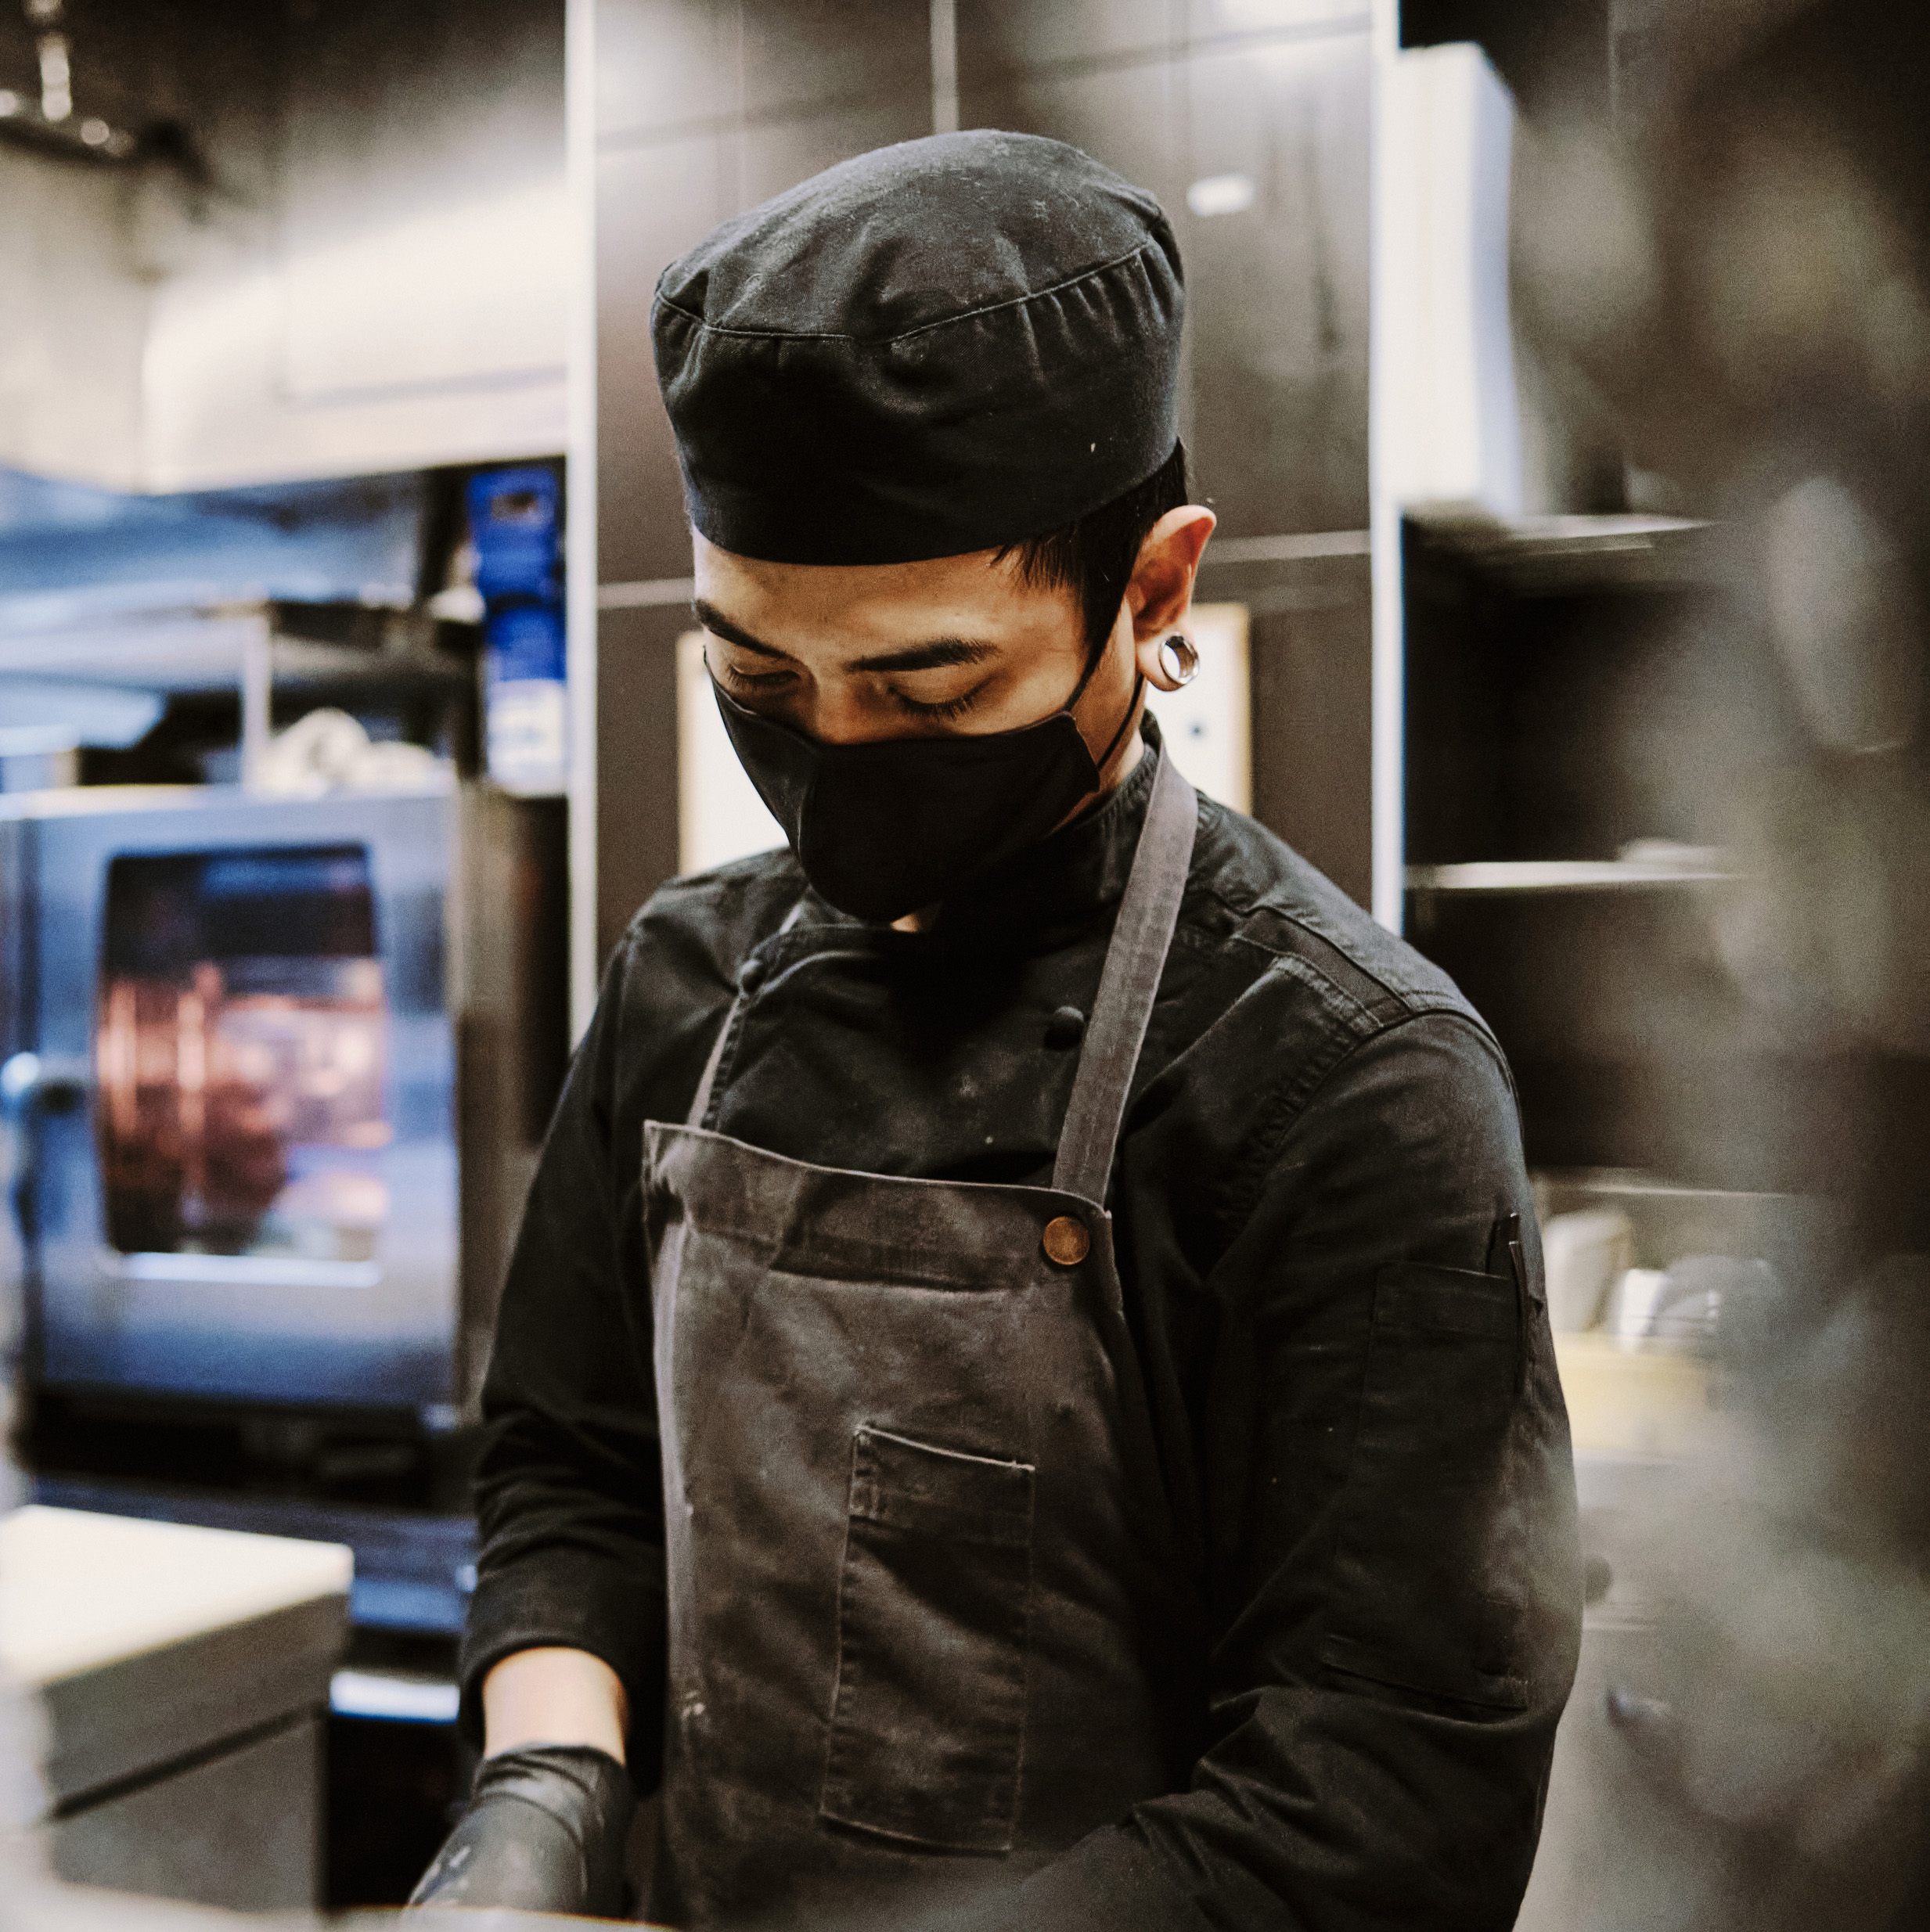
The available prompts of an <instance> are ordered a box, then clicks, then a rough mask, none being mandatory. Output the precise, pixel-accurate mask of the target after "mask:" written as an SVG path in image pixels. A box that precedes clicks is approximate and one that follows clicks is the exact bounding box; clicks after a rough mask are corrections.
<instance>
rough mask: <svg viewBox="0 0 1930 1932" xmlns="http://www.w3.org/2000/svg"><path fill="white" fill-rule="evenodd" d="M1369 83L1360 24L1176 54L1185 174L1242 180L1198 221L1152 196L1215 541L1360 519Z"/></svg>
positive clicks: (1175, 200) (1348, 524)
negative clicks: (1169, 266)
mask: <svg viewBox="0 0 1930 1932" xmlns="http://www.w3.org/2000/svg"><path fill="white" fill-rule="evenodd" d="M1368 82H1369V52H1368V43H1367V38H1366V35H1365V34H1357V35H1348V36H1345V37H1341V38H1334V39H1328V40H1322V41H1302V42H1294V43H1284V44H1276V45H1272V46H1269V47H1262V48H1253V49H1243V50H1241V51H1239V52H1228V53H1223V54H1219V55H1210V56H1201V57H1199V58H1197V59H1194V60H1192V61H1190V62H1189V63H1187V64H1186V133H1185V135H1184V151H1185V154H1186V167H1185V169H1184V173H1185V175H1186V179H1187V181H1188V182H1197V181H1200V180H1201V179H1203V178H1209V177H1212V176H1217V175H1244V176H1246V177H1248V178H1250V179H1251V182H1252V183H1253V190H1254V201H1253V205H1252V206H1251V208H1249V209H1248V210H1244V211H1243V212H1239V213H1233V214H1220V215H1214V216H1211V217H1208V218H1201V217H1198V216H1195V215H1194V214H1191V213H1190V211H1189V210H1188V209H1187V207H1186V201H1185V196H1184V192H1183V191H1182V192H1180V193H1179V194H1178V195H1176V196H1172V197H1171V198H1170V199H1168V208H1169V209H1171V210H1172V212H1173V214H1174V218H1175V221H1176V225H1177V227H1178V228H1179V238H1180V247H1181V250H1182V252H1183V255H1184V257H1185V258H1186V268H1187V314H1188V324H1189V332H1190V369H1191V374H1192V398H1191V403H1192V408H1191V416H1190V422H1191V430H1192V437H1193V448H1194V455H1195V456H1196V458H1197V477H1198V480H1199V486H1200V487H1201V489H1202V490H1203V491H1204V492H1205V493H1206V494H1207V495H1208V498H1209V499H1210V500H1211V501H1212V502H1213V503H1214V505H1215V507H1216V508H1217V509H1219V511H1220V513H1221V519H1222V525H1221V527H1222V530H1223V531H1224V532H1225V533H1226V534H1227V535H1229V536H1260V535H1271V534H1276V533H1280V532H1287V531H1320V530H1346V529H1357V528H1359V527H1361V526H1363V524H1365V523H1366V520H1367V286H1368V284H1367V270H1368V176H1367V168H1368V140H1367V135H1368V125H1367V117H1368Z"/></svg>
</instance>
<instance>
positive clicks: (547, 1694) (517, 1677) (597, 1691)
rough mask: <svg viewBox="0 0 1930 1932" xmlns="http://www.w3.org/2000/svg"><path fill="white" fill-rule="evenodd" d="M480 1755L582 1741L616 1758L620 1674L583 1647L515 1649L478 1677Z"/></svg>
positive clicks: (625, 1719) (624, 1704)
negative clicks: (480, 1700)
mask: <svg viewBox="0 0 1930 1932" xmlns="http://www.w3.org/2000/svg"><path fill="white" fill-rule="evenodd" d="M482 1706H483V1755H484V1757H485V1758H495V1757H497V1756H499V1755H500V1754H502V1752H504V1751H512V1750H520V1749H521V1748H522V1747H524V1746H525V1745H528V1744H587V1745H589V1746H591V1747H593V1748H594V1749H596V1750H600V1751H607V1753H608V1754H610V1756H611V1757H612V1758H615V1759H616V1760H617V1761H618V1763H619V1764H621V1763H622V1762H623V1761H624V1760H625V1752H624V1740H625V1736H626V1735H627V1733H628V1729H629V1724H630V1703H629V1699H628V1697H627V1696H625V1693H624V1688H623V1682H622V1680H621V1678H619V1677H618V1675H617V1674H616V1672H615V1671H613V1670H612V1669H611V1668H610V1666H609V1665H608V1664H606V1663H605V1662H604V1661H603V1659H602V1658H601V1657H592V1656H591V1655H590V1653H589V1652H588V1651H587V1650H556V1649H544V1650H518V1651H517V1652H516V1653H514V1654H513V1656H510V1657H505V1658H504V1659H503V1660H502V1662H501V1663H499V1664H497V1665H496V1666H495V1668H494V1669H493V1670H492V1671H490V1673H489V1675H488V1676H487V1677H485V1678H484V1679H483V1686H482Z"/></svg>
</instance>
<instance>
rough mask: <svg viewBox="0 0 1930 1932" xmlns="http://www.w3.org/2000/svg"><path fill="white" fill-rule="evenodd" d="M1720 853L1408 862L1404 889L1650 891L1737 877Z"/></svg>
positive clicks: (1458, 890)
mask: <svg viewBox="0 0 1930 1932" xmlns="http://www.w3.org/2000/svg"><path fill="white" fill-rule="evenodd" d="M1741 876H1743V875H1742V874H1741V873H1740V872H1737V871H1735V870H1734V869H1733V868H1732V867H1730V866H1729V865H1725V864H1723V863H1722V862H1721V854H1717V853H1713V852H1702V851H1694V850H1693V849H1692V848H1687V847H1685V848H1683V856H1682V857H1681V858H1666V859H1626V858H1527V859H1478V860H1475V861H1474V862H1471V863H1468V864H1466V865H1410V866H1409V867H1408V868H1407V890H1409V891H1410V892H1430V893H1433V892H1438V893H1457V894H1465V893H1487V894H1499V893H1515V894H1518V893H1550V892H1627V891H1632V890H1635V891H1653V890H1656V889H1658V888H1665V887H1674V886H1705V885H1719V884H1722V883H1725V882H1727V881H1729V880H1735V879H1739V878H1741Z"/></svg>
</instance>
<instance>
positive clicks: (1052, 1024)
mask: <svg viewBox="0 0 1930 1932" xmlns="http://www.w3.org/2000/svg"><path fill="white" fill-rule="evenodd" d="M1085 1035H1086V1016H1085V1014H1083V1013H1081V1012H1080V1011H1079V1009H1078V1007H1076V1006H1060V1007H1059V1008H1057V1009H1055V1011H1054V1012H1053V1014H1052V1015H1051V1016H1050V1018H1049V1019H1048V1020H1046V1045H1048V1046H1077V1045H1078V1043H1079V1042H1080V1041H1081V1040H1082V1039H1083V1038H1085Z"/></svg>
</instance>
